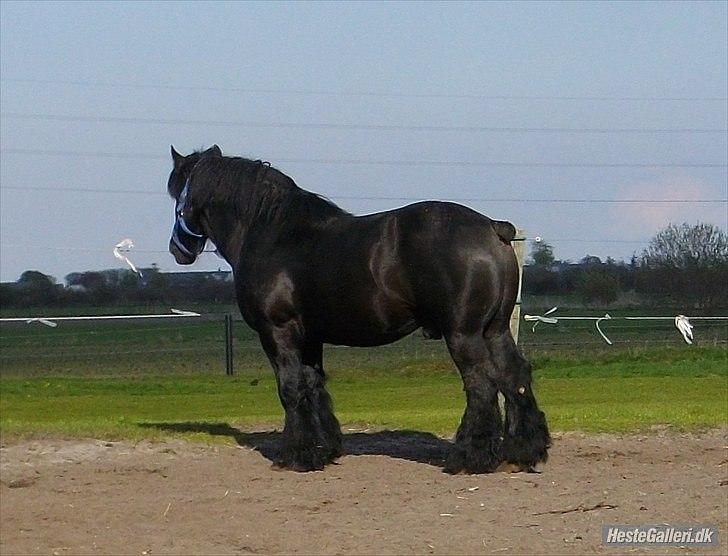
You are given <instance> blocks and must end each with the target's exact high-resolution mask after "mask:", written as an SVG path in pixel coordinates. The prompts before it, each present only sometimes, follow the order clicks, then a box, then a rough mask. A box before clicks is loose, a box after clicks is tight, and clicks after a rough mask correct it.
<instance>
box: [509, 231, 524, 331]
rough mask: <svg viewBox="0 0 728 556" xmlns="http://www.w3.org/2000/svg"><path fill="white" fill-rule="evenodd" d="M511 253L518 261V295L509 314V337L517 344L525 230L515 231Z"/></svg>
mask: <svg viewBox="0 0 728 556" xmlns="http://www.w3.org/2000/svg"><path fill="white" fill-rule="evenodd" d="M511 245H512V246H513V251H514V252H515V254H516V260H517V261H518V295H517V296H516V305H515V307H513V313H511V335H512V336H513V340H514V341H515V342H516V343H518V331H519V327H520V323H521V287H522V285H523V260H524V255H525V247H526V233H525V230H523V229H521V228H518V229H517V230H516V237H514V238H513V241H512V242H511Z"/></svg>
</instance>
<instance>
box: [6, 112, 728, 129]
mask: <svg viewBox="0 0 728 556" xmlns="http://www.w3.org/2000/svg"><path fill="white" fill-rule="evenodd" d="M0 116H2V117H4V118H13V119H21V120H34V121H55V122H88V123H120V124H152V125H200V126H203V125H204V126H214V127H247V128H257V129H319V130H331V129H335V130H360V131H427V132H442V131H445V132H486V133H573V134H590V133H591V134H617V133H645V134H646V133H670V134H672V133H702V134H710V133H721V134H726V133H728V128H696V127H684V128H638V127H624V128H608V127H584V128H575V127H512V126H506V127H497V126H458V125H405V124H402V125H397V124H358V123H355V124H351V123H341V124H338V123H316V122H256V121H223V120H189V119H177V118H141V117H123V116H78V115H63V114H31V113H20V112H3V113H2V114H0Z"/></svg>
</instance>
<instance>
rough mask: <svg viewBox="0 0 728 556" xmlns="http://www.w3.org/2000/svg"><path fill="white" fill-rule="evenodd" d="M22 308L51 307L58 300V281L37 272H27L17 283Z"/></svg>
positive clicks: (18, 299)
mask: <svg viewBox="0 0 728 556" xmlns="http://www.w3.org/2000/svg"><path fill="white" fill-rule="evenodd" d="M17 291H18V294H19V295H18V296H17V303H18V305H20V306H23V305H25V306H39V305H40V306H42V305H51V304H53V303H55V302H56V300H57V299H58V287H57V286H56V279H55V278H53V276H48V275H46V274H43V273H42V272H38V271H37V270H26V271H25V272H23V274H21V275H20V278H19V279H18V282H17Z"/></svg>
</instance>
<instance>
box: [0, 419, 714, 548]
mask: <svg viewBox="0 0 728 556" xmlns="http://www.w3.org/2000/svg"><path fill="white" fill-rule="evenodd" d="M157 426H158V427H160V428H173V429H174V430H206V431H207V432H209V433H210V434H222V435H227V436H231V437H232V438H234V439H235V440H236V441H237V444H238V445H237V446H234V447H232V446H201V445H195V444H189V443H186V442H183V441H177V440H171V441H166V442H155V443H151V442H141V443H137V444H132V443H128V442H102V441H91V440H87V441H59V440H38V441H26V442H22V443H14V444H10V445H6V446H3V447H2V448H1V449H0V483H1V484H0V553H2V554H3V555H5V554H7V555H10V554H36V553H42V554H49V553H50V554H102V553H103V554H190V553H197V554H240V553H242V554H248V553H249V554H271V553H309V554H409V553H417V554H428V553H432V554H490V553H496V554H519V553H530V554H533V553H548V554H572V553H573V554H583V553H591V552H604V553H610V554H613V553H615V551H614V549H607V548H604V547H603V546H602V545H601V526H602V524H603V523H622V524H647V523H670V524H698V523H700V524H704V523H712V524H717V525H719V527H720V533H719V535H720V536H719V540H720V543H721V546H719V547H717V548H715V549H714V550H713V552H714V553H725V546H726V544H725V543H726V540H728V539H727V536H726V535H727V534H728V531H727V528H728V502H727V500H728V446H727V444H728V430H725V429H723V430H715V431H710V432H707V433H702V434H698V435H691V434H677V433H672V432H669V431H655V432H654V433H651V434H648V435H641V436H618V435H596V436H587V435H582V434H565V435H558V436H557V437H556V439H555V442H554V447H553V449H552V452H551V459H550V461H549V462H548V464H546V465H545V466H543V468H542V472H541V473H540V474H524V473H519V474H507V473H495V474H492V475H480V476H467V475H458V476H454V477H453V476H449V475H445V474H443V473H442V471H441V464H442V458H443V456H444V454H445V450H446V449H447V442H446V441H443V440H441V439H439V438H437V437H434V436H432V435H429V434H424V433H418V432H377V433H362V432H355V433H350V434H348V435H347V437H346V442H345V448H346V451H347V453H348V454H350V455H347V456H345V457H342V458H341V459H340V460H339V464H338V465H333V466H330V467H328V468H327V469H326V470H325V471H323V472H316V473H306V474H297V473H291V472H285V471H276V470H274V469H272V467H271V461H270V460H271V459H272V458H274V456H275V450H276V446H277V441H278V435H277V433H266V432H254V433H246V432H241V431H238V430H237V429H234V428H232V427H228V426H227V425H215V426H210V425H202V424H200V425H195V424H177V425H163V424H159V425H157ZM628 551H629V552H632V551H636V552H640V551H644V552H649V553H652V554H664V553H685V552H688V553H690V552H696V553H697V552H700V553H706V550H705V549H700V550H698V549H690V548H678V547H673V548H669V549H666V548H651V549H630V548H629V547H626V548H625V550H624V551H622V552H628ZM707 552H710V551H707Z"/></svg>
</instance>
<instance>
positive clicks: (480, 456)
mask: <svg viewBox="0 0 728 556" xmlns="http://www.w3.org/2000/svg"><path fill="white" fill-rule="evenodd" d="M499 464H500V459H499V458H498V457H497V456H496V455H495V452H494V451H492V450H482V449H481V450H474V449H473V448H472V447H462V446H458V445H457V444H456V445H455V446H453V447H452V448H451V450H450V453H449V454H448V456H447V459H446V460H445V467H444V468H443V471H444V472H445V473H449V474H450V475H457V474H460V473H465V474H472V475H477V474H481V473H492V472H493V471H495V470H496V469H497V468H498V465H499Z"/></svg>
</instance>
